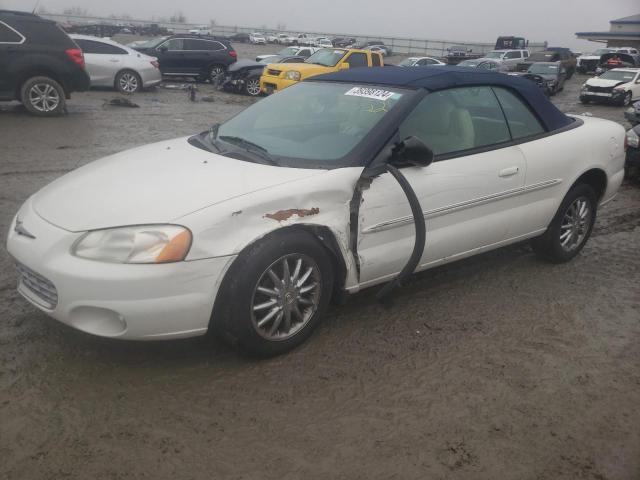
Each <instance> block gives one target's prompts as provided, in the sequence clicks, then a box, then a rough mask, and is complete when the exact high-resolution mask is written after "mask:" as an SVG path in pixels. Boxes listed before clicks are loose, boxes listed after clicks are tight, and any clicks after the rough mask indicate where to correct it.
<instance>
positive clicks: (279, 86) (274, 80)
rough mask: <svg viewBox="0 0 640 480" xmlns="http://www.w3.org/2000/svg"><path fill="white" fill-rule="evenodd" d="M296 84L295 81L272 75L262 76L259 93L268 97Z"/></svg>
mask: <svg viewBox="0 0 640 480" xmlns="http://www.w3.org/2000/svg"><path fill="white" fill-rule="evenodd" d="M296 83H298V81H297V80H287V79H286V78H280V77H275V76H273V75H262V77H260V91H261V92H262V93H266V94H267V95H269V94H272V93H276V92H279V91H280V90H284V89H285V88H287V87H290V86H291V85H295V84H296Z"/></svg>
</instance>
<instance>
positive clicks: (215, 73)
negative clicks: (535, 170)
mask: <svg viewBox="0 0 640 480" xmlns="http://www.w3.org/2000/svg"><path fill="white" fill-rule="evenodd" d="M223 75H224V67H223V66H222V65H213V66H211V67H210V68H209V75H208V80H209V81H210V82H211V83H213V84H216V83H217V82H219V81H220V80H221V79H222V76H223Z"/></svg>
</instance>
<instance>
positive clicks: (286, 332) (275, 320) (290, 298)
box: [251, 253, 322, 341]
mask: <svg viewBox="0 0 640 480" xmlns="http://www.w3.org/2000/svg"><path fill="white" fill-rule="evenodd" d="M321 283H322V278H321V275H320V269H319V268H318V265H317V264H316V262H315V261H314V260H313V259H312V258H311V257H308V256H307V255H303V254H299V253H294V254H291V255H286V256H284V257H282V258H280V259H278V260H276V261H275V262H273V263H272V264H271V265H270V266H269V267H268V268H267V270H266V271H265V272H264V273H263V274H262V276H261V277H260V279H259V280H258V283H257V284H256V288H255V290H254V292H253V300H252V302H251V319H252V322H253V326H254V327H255V329H256V331H257V332H258V333H259V334H260V336H261V337H263V338H266V339H267V340H273V341H280V340H286V339H288V338H291V337H292V336H294V335H295V334H296V333H298V332H299V331H300V330H302V329H303V328H304V327H305V325H307V323H309V320H310V319H311V317H313V314H314V313H315V312H316V310H317V309H318V304H319V302H320V293H321Z"/></svg>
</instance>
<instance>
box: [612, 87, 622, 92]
mask: <svg viewBox="0 0 640 480" xmlns="http://www.w3.org/2000/svg"><path fill="white" fill-rule="evenodd" d="M613 91H614V92H624V87H616V88H614V89H613Z"/></svg>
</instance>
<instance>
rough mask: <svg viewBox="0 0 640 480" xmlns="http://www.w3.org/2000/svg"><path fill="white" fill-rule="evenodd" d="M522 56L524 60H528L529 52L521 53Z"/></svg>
mask: <svg viewBox="0 0 640 480" xmlns="http://www.w3.org/2000/svg"><path fill="white" fill-rule="evenodd" d="M522 55H523V56H524V58H528V57H529V52H528V51H527V50H525V51H524V52H522Z"/></svg>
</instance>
